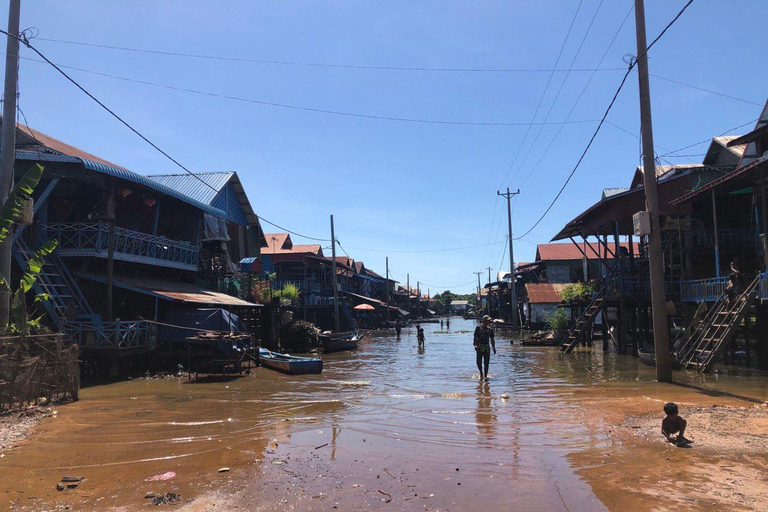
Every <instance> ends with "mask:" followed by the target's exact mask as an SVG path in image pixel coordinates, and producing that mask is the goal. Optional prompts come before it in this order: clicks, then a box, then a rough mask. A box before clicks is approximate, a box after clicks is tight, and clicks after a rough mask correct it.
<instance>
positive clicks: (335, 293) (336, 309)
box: [331, 215, 341, 332]
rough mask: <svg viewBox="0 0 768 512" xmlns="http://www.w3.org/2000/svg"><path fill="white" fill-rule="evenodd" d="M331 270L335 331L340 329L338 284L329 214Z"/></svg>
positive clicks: (333, 237)
mask: <svg viewBox="0 0 768 512" xmlns="http://www.w3.org/2000/svg"><path fill="white" fill-rule="evenodd" d="M331 257H332V258H333V261H332V262H331V268H332V270H331V272H333V325H334V326H335V327H336V332H339V331H340V330H341V326H340V325H339V285H338V283H337V280H338V277H337V276H336V233H335V231H334V230H333V215H331Z"/></svg>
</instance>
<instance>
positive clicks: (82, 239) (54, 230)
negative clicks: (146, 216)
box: [41, 222, 200, 270]
mask: <svg viewBox="0 0 768 512" xmlns="http://www.w3.org/2000/svg"><path fill="white" fill-rule="evenodd" d="M41 228H42V229H43V230H44V231H45V232H46V233H47V236H48V238H55V239H56V240H58V241H59V245H58V248H57V251H58V252H59V254H60V255H62V256H95V257H101V258H106V257H107V254H108V252H109V224H108V223H106V222H62V223H55V224H43V225H42V226H41ZM199 254H200V251H199V249H198V248H197V247H195V246H194V245H192V244H191V243H189V242H183V241H179V240H171V239H170V238H166V237H164V236H158V235H150V234H147V233H142V232H139V231H133V230H130V229H125V228H120V227H115V238H114V258H115V259H116V260H121V261H133V262H137V263H148V264H152V265H161V266H164V267H172V268H179V269H183V270H197V262H198V257H199Z"/></svg>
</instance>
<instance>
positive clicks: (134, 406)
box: [0, 321, 768, 512]
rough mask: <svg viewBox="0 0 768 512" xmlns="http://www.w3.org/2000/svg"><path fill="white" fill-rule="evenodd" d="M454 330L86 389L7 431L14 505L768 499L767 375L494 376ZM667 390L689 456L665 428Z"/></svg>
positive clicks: (508, 368) (754, 504) (592, 367)
mask: <svg viewBox="0 0 768 512" xmlns="http://www.w3.org/2000/svg"><path fill="white" fill-rule="evenodd" d="M455 324H456V330H454V331H448V330H443V329H440V328H439V326H426V328H427V346H426V350H424V351H419V350H417V347H416V343H415V337H414V336H413V333H411V332H410V331H409V330H405V331H404V336H403V339H402V340H401V341H397V340H395V339H393V338H392V337H389V336H387V335H379V336H376V335H372V336H370V337H369V338H368V339H367V340H366V341H365V342H364V345H363V346H362V347H361V348H360V349H359V350H358V352H357V353H354V354H337V355H332V356H326V357H325V360H326V361H325V362H326V369H325V371H324V372H323V374H322V375H320V376H304V377H292V376H286V375H281V374H277V373H274V372H271V371H269V370H266V369H263V368H259V369H258V370H256V371H255V372H254V373H253V374H252V375H250V376H246V377H243V378H241V379H232V380H229V381H226V382H206V383H194V382H187V381H186V380H184V379H166V380H141V381H134V382H122V383H116V384H111V385H108V386H98V387H94V388H88V389H85V390H83V393H82V395H81V400H80V402H77V403H75V404H70V405H66V406H61V407H58V408H57V410H58V415H56V416H52V417H50V418H46V419H45V420H44V421H43V422H42V423H41V424H40V425H39V426H37V427H35V428H34V431H33V433H32V434H31V435H30V436H28V437H27V438H26V440H23V441H20V440H19V438H18V437H14V440H10V437H11V436H18V435H19V433H21V432H22V430H23V429H24V428H27V427H29V426H30V425H31V423H25V424H24V425H19V426H18V427H16V426H14V427H10V426H9V423H7V422H6V423H4V424H3V431H4V432H3V434H2V435H4V436H6V437H7V438H8V439H9V445H10V446H11V449H10V450H6V451H5V452H4V453H3V454H2V455H3V457H2V458H0V472H1V473H2V475H3V478H2V479H0V509H8V510H18V511H22V510H23V511H32V510H34V511H38V510H82V511H90V510H99V511H101V510H120V511H133V510H146V509H150V510H154V509H156V510H166V509H167V510H186V511H216V510H253V511H268V510H269V511H273V510H274V511H283V510H286V511H287V510H302V511H314V510H318V511H319V510H336V509H338V510H361V511H365V510H405V511H416V510H419V511H424V510H440V511H448V510H455V511H464V510H479V509H481V508H483V509H487V508H490V509H500V510H509V509H514V510H516V511H526V510H530V511H534V510H535V511H550V510H552V511H560V510H563V511H566V512H576V511H579V512H584V511H587V512H588V511H605V510H612V511H614V510H615V511H625V510H632V511H633V512H635V511H637V512H641V511H662V510H671V511H694V510H695V511H699V510H703V511H710V510H711V511H715V510H718V511H719V510H736V511H742V510H768V481H766V477H765V475H768V467H766V466H767V465H768V462H767V461H768V435H767V434H768V428H766V427H768V406H766V404H765V400H768V376H766V375H765V374H761V373H756V372H744V371H741V370H736V371H734V370H725V371H723V372H720V373H718V374H713V375H709V376H699V375H697V374H690V373H688V374H682V373H676V378H677V379H678V380H680V381H681V383H682V385H662V384H657V383H655V382H654V374H653V369H652V368H648V367H644V366H642V365H641V364H640V363H639V362H638V361H637V360H636V359H634V358H630V357H626V356H618V355H615V354H609V355H608V356H606V357H603V354H602V353H601V352H600V351H598V350H596V351H587V350H584V351H582V352H578V353H574V354H570V355H563V354H560V353H559V352H557V351H555V350H553V349H552V348H549V347H520V346H519V345H517V344H516V345H513V346H510V345H509V344H508V343H505V342H504V340H503V339H500V340H499V344H498V345H499V346H498V348H499V354H498V355H497V356H496V357H495V358H494V359H493V361H492V365H491V380H490V382H488V383H479V382H478V381H477V371H476V369H475V368H474V354H473V353H472V351H471V346H470V347H467V346H466V345H467V344H470V345H471V340H468V339H467V336H468V334H467V332H468V331H469V329H468V328H466V327H464V326H462V325H458V324H459V322H458V321H457V322H455ZM411 338H414V339H411ZM667 401H675V402H677V403H678V404H679V405H680V409H681V414H682V415H683V416H684V417H686V418H687V419H688V423H689V426H688V431H687V432H686V436H687V437H689V438H690V439H692V440H693V441H694V443H693V445H692V447H691V448H689V449H685V448H677V447H674V446H672V445H670V444H668V443H666V442H665V441H664V438H663V437H662V436H661V433H660V432H659V427H660V422H661V418H662V417H663V412H662V406H663V404H664V403H665V402H667ZM25 422H26V420H25ZM17 428H18V430H16V429H17ZM6 431H7V432H6ZM12 432H15V433H12ZM3 444H5V443H3ZM13 445H16V447H13ZM170 474H172V476H169V475H170ZM64 476H77V477H83V478H84V479H83V480H82V481H81V482H78V483H77V486H76V487H74V488H72V489H66V488H65V489H64V490H62V491H57V490H56V485H57V484H60V483H61V482H60V480H61V478H62V477H64ZM153 477H156V478H155V479H153ZM168 493H171V494H170V495H169V494H168ZM148 494H153V495H154V496H151V497H149V498H147V497H145V496H147V495H148ZM158 497H159V498H162V499H159V500H158ZM157 501H159V502H162V501H170V502H171V503H161V504H158V505H155V506H153V505H152V503H153V502H157Z"/></svg>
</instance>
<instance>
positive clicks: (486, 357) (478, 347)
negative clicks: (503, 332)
mask: <svg viewBox="0 0 768 512" xmlns="http://www.w3.org/2000/svg"><path fill="white" fill-rule="evenodd" d="M490 324H491V317H489V316H488V315H485V316H484V317H483V325H480V326H478V327H476V328H475V339H474V345H475V351H476V352H477V369H478V371H479V372H480V380H488V365H490V364H491V348H493V353H494V354H496V337H495V336H494V333H493V329H491V328H490Z"/></svg>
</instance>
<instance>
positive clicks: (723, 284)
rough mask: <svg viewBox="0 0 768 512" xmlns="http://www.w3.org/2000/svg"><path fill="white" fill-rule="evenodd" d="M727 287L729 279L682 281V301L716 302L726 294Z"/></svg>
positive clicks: (714, 278) (715, 278)
mask: <svg viewBox="0 0 768 512" xmlns="http://www.w3.org/2000/svg"><path fill="white" fill-rule="evenodd" d="M727 287H728V278H727V277H713V278H711V279H694V280H692V281H681V282H680V300H682V301H683V302H701V301H707V302H715V301H716V300H717V299H718V298H719V297H720V296H721V295H722V294H723V293H724V292H725V289H726V288H727Z"/></svg>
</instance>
